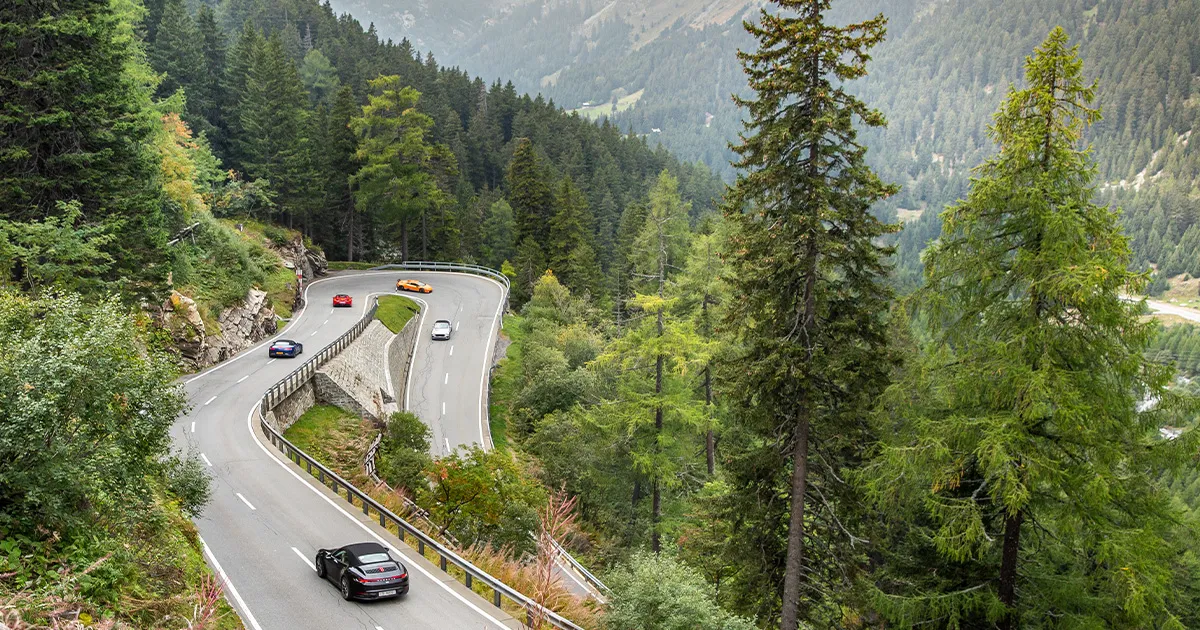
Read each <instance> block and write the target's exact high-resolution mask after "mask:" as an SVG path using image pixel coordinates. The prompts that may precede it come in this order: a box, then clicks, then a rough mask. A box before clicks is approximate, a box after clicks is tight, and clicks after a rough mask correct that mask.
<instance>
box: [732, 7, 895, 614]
mask: <svg viewBox="0 0 1200 630" xmlns="http://www.w3.org/2000/svg"><path fill="white" fill-rule="evenodd" d="M773 4H774V5H775V8H776V9H778V11H777V12H775V13H768V12H766V11H765V10H764V12H763V13H762V15H761V24H760V25H754V24H747V26H746V28H747V30H748V31H749V32H750V34H751V35H753V36H754V38H755V39H756V40H757V41H758V49H757V50H755V51H753V52H739V53H738V57H739V59H740V60H741V62H742V66H743V68H744V70H745V72H746V75H747V78H748V80H749V83H750V86H751V88H752V90H753V92H754V97H753V98H736V100H737V102H738V103H739V104H740V105H741V106H742V107H744V108H745V109H746V113H747V115H748V119H749V120H748V122H747V123H746V124H745V127H746V129H745V132H743V134H742V142H741V143H740V144H738V145H736V146H734V147H733V150H734V152H735V153H736V154H737V155H738V156H739V160H738V162H737V163H736V166H737V167H738V168H739V169H741V170H742V174H741V175H740V176H739V178H738V181H737V184H736V186H735V187H734V188H733V189H732V191H731V193H730V195H729V197H728V199H727V201H728V206H727V209H726V211H725V216H726V218H727V220H728V221H729V223H730V224H731V229H732V231H733V234H732V236H731V239H730V244H729V249H730V251H731V252H732V253H731V255H730V256H729V277H730V281H731V284H732V285H733V286H732V289H733V292H734V293H735V294H738V295H741V296H742V297H741V299H739V300H738V301H736V302H734V303H732V304H731V305H730V308H729V310H728V314H727V317H726V321H727V322H728V324H729V325H730V326H731V327H732V328H734V329H735V330H734V331H733V337H734V338H735V339H736V340H737V341H738V342H739V343H740V344H741V346H742V347H741V348H740V349H739V350H738V352H737V353H736V355H735V356H734V357H733V358H732V359H731V361H730V366H729V367H730V369H731V373H732V374H733V377H732V379H731V382H730V383H729V384H728V385H727V387H728V389H729V392H730V394H731V396H730V398H731V402H732V404H734V405H735V406H737V407H738V408H739V413H738V422H739V423H741V424H742V427H740V428H739V431H740V432H741V440H740V443H738V444H737V449H738V452H735V453H734V454H733V456H732V457H733V460H734V461H733V462H731V471H730V472H731V475H732V477H731V485H732V487H733V488H734V492H735V494H736V496H735V498H734V500H733V501H732V503H731V514H730V517H731V518H738V519H741V520H740V522H741V523H742V526H743V527H748V528H759V531H758V532H757V535H755V536H748V537H746V538H744V539H739V540H738V541H736V542H735V544H734V545H732V546H731V547H730V549H729V551H730V553H731V557H733V558H737V559H739V561H741V562H743V563H745V564H747V565H749V566H748V567H747V569H748V571H747V578H748V579H747V581H746V582H745V583H744V584H743V585H742V588H745V589H746V590H747V592H746V594H745V597H746V599H747V600H749V601H751V602H753V603H752V604H751V605H752V606H753V607H754V609H757V610H760V611H761V610H772V616H773V610H774V609H776V607H778V610H780V611H781V616H782V621H781V628H783V629H784V630H794V629H795V628H796V627H797V625H798V623H799V622H800V620H802V619H805V620H808V621H810V622H817V621H818V620H820V619H821V618H822V617H826V616H830V617H834V618H836V617H837V616H840V612H839V611H838V609H837V608H836V604H837V601H838V600H839V599H843V598H845V597H847V596H848V595H849V594H848V593H846V592H844V591H845V589H842V588H839V587H835V586H833V584H836V583H840V582H841V581H842V580H844V577H843V576H844V575H845V573H843V571H853V569H854V567H855V565H856V564H857V562H858V558H856V557H855V556H856V553H857V551H856V550H855V549H854V548H853V544H852V543H853V539H852V538H851V537H850V536H847V535H846V532H845V530H844V528H839V527H837V526H836V525H835V523H836V518H837V517H836V515H835V514H836V512H842V511H847V510H850V509H853V508H852V506H853V502H854V497H853V492H852V491H851V490H850V489H849V488H847V487H846V485H845V484H844V483H842V481H841V480H842V479H844V477H843V475H844V474H845V471H846V470H847V469H850V468H853V467H854V466H855V465H856V456H857V453H856V445H858V444H863V443H867V442H868V441H869V440H870V438H871V436H870V435H868V434H867V433H866V432H865V430H864V429H865V427H864V425H863V423H862V422H861V421H860V418H861V417H862V415H864V414H865V412H866V410H867V409H868V408H869V406H870V405H871V404H872V403H873V402H874V398H875V397H876V396H877V395H878V393H879V392H880V391H881V390H882V388H883V387H884V385H885V384H886V382H887V378H888V366H889V364H890V363H891V359H890V356H889V350H888V342H887V333H888V331H887V315H888V309H889V303H890V299H891V292H890V291H889V290H888V289H887V287H886V286H885V285H884V280H885V278H886V276H887V273H888V269H887V267H886V265H885V260H886V258H887V256H888V254H889V253H890V251H889V249H888V248H886V247H883V246H881V244H880V241H881V239H882V237H884V236H885V235H886V234H888V233H890V232H893V231H895V230H896V229H897V228H896V226H889V225H885V224H883V223H881V222H880V221H879V220H878V219H876V218H875V217H874V216H873V215H872V214H871V212H870V210H871V206H872V205H873V204H874V203H875V202H877V201H879V200H881V199H883V198H886V197H887V196H889V195H892V194H895V193H896V191H897V189H896V187H895V186H890V185H887V184H885V183H883V182H882V181H880V179H879V178H878V177H877V176H876V175H875V173H874V172H872V171H871V169H870V168H868V167H867V165H866V163H865V157H866V148H865V147H863V146H862V145H860V144H859V143H858V141H857V133H858V132H857V129H858V128H859V127H866V128H870V127H880V126H882V125H884V124H885V120H884V117H883V115H882V114H880V113H879V112H878V111H875V110H873V109H871V108H869V107H868V106H867V105H866V104H865V103H863V102H862V101H861V100H859V99H858V98H856V97H855V96H853V95H852V94H851V93H850V92H849V91H848V85H847V84H848V83H849V82H850V81H853V80H855V79H861V78H863V77H864V76H865V75H866V63H867V60H868V59H870V54H869V53H870V50H871V48H873V47H874V46H875V45H877V44H879V42H881V41H882V40H883V38H884V32H885V28H884V27H885V23H886V21H885V19H884V18H883V16H882V15H881V16H878V17H876V18H874V19H872V20H869V21H866V22H862V23H856V24H851V25H848V26H844V27H839V26H834V25H832V24H831V23H830V22H829V20H828V17H827V16H826V12H827V11H828V9H829V6H830V2H829V0H804V1H795V0H779V1H777V2H774V3H773ZM772 451H774V452H772ZM818 493H819V494H818ZM780 496H786V497H788V499H787V501H781V500H779V497H780ZM784 522H786V523H787V526H786V529H785V531H784V535H785V536H786V538H785V541H781V540H779V538H778V537H777V534H778V532H777V531H773V530H776V529H777V528H779V526H780V524H781V523H784ZM817 540H819V541H820V544H814V541H817ZM802 567H803V569H802ZM780 578H782V585H780V584H779V582H780ZM780 586H782V589H780V588H779V587H780ZM833 589H837V590H833ZM776 597H779V599H778V600H776V599H775V598H776Z"/></svg>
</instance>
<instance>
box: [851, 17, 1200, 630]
mask: <svg viewBox="0 0 1200 630" xmlns="http://www.w3.org/2000/svg"><path fill="white" fill-rule="evenodd" d="M1081 69H1082V62H1081V61H1080V60H1079V58H1078V56H1077V47H1070V46H1068V37H1067V34H1066V33H1065V32H1064V31H1063V30H1062V29H1061V28H1056V29H1054V30H1053V31H1052V32H1051V33H1050V35H1049V36H1048V37H1047V38H1046V40H1045V41H1044V42H1043V43H1042V45H1041V46H1040V47H1038V48H1037V49H1036V50H1035V51H1034V54H1033V56H1032V57H1029V58H1027V59H1026V62H1025V71H1026V84H1027V86H1026V87H1025V88H1024V89H1020V90H1017V89H1015V88H1010V89H1009V92H1008V95H1007V97H1006V99H1005V101H1004V103H1003V104H1002V105H1001V107H1000V110H999V111H998V112H997V114H996V116H995V118H994V123H993V125H992V126H991V128H990V130H989V133H990V135H991V137H992V139H993V140H994V141H995V142H996V144H997V145H998V147H999V154H998V155H996V156H995V157H993V158H991V159H989V160H987V161H986V162H985V163H984V164H983V165H982V166H980V167H979V168H978V169H976V171H975V178H974V179H973V180H972V184H971V188H970V191H969V193H968V195H967V197H966V199H965V200H963V201H960V202H958V203H957V204H955V205H952V206H950V207H948V208H947V209H946V211H945V212H944V213H943V215H942V218H943V227H942V235H941V239H940V240H938V241H935V244H934V245H933V246H932V247H931V248H930V249H929V250H928V252H927V255H926V258H925V261H926V267H925V270H926V280H927V288H926V289H925V290H923V291H922V293H921V294H920V296H919V300H918V303H919V305H920V306H921V308H922V309H923V315H924V319H925V320H926V321H927V322H928V324H929V327H928V333H929V334H930V335H931V336H932V339H933V344H932V346H931V347H930V348H929V349H928V351H927V352H926V353H925V355H924V357H923V360H922V362H921V364H920V365H918V366H915V367H913V368H912V369H911V370H909V376H908V378H907V379H906V380H905V381H904V382H902V383H900V384H898V385H897V386H896V387H895V388H894V391H893V392H891V395H889V397H888V398H887V402H888V405H887V407H886V411H887V414H888V417H889V418H893V419H895V420H896V421H897V423H896V424H894V425H891V424H890V426H893V427H896V426H898V427H900V433H899V436H898V439H896V440H895V441H893V442H891V443H890V444H888V445H887V448H886V449H885V450H884V454H883V457H882V458H881V460H880V465H879V469H878V471H876V473H874V474H873V475H872V478H873V480H874V488H875V490H876V491H877V492H878V494H879V496H880V497H881V498H883V499H885V500H886V502H885V505H888V506H891V505H893V503H892V501H891V500H890V499H895V500H897V501H899V502H903V504H907V505H909V506H911V507H912V508H913V510H914V512H915V514H913V515H912V516H911V518H910V521H911V522H912V523H914V524H915V525H918V526H919V527H920V529H919V530H918V531H916V532H914V538H915V539H917V540H923V541H928V542H925V543H924V544H923V545H917V546H916V549H917V552H918V553H921V554H923V555H924V557H925V558H926V563H925V565H924V566H922V567H920V570H919V572H916V576H914V577H916V579H915V580H914V581H909V578H908V577H907V576H906V577H904V578H903V579H900V580H892V579H888V580H884V581H881V582H880V586H881V593H880V597H878V598H877V599H878V602H879V604H880V607H881V608H882V609H883V611H884V613H885V615H887V616H888V617H891V618H892V619H894V620H896V623H897V625H899V626H905V627H912V626H917V625H921V624H923V623H925V622H928V621H933V620H935V619H939V620H940V619H946V618H953V619H958V620H961V623H963V625H964V626H965V625H973V624H983V623H988V624H989V625H990V624H991V623H996V624H997V626H998V627H1000V628H1004V629H1007V628H1017V627H1021V626H1024V625H1034V624H1039V623H1043V622H1045V620H1047V619H1051V618H1058V619H1070V620H1071V622H1070V623H1071V625H1076V626H1079V627H1126V628H1129V627H1156V628H1166V627H1182V626H1180V625H1179V620H1178V618H1177V615H1180V614H1182V613H1185V612H1189V613H1190V611H1188V610H1187V608H1188V607H1189V606H1190V604H1189V605H1188V606H1183V605H1181V604H1180V603H1179V600H1178V599H1177V597H1179V596H1180V593H1183V592H1184V591H1186V590H1187V588H1188V587H1189V586H1190V584H1192V583H1194V580H1195V573H1194V571H1193V573H1192V574H1191V575H1188V574H1187V572H1186V571H1182V570H1180V563H1181V562H1187V559H1186V558H1185V557H1184V555H1183V551H1184V549H1183V548H1181V547H1180V545H1179V542H1180V540H1181V539H1182V538H1183V536H1181V534H1182V532H1181V530H1180V529H1179V527H1178V523H1179V522H1180V519H1181V514H1180V513H1179V512H1178V511H1177V510H1176V508H1175V507H1174V506H1172V505H1171V504H1170V502H1169V499H1168V497H1167V495H1166V494H1165V493H1164V492H1163V491H1162V490H1163V488H1162V487H1161V486H1160V484H1159V480H1160V479H1161V478H1162V473H1163V472H1164V471H1165V470H1171V469H1175V470H1177V469H1178V466H1179V465H1180V464H1181V463H1182V462H1183V461H1184V458H1190V455H1189V454H1190V453H1194V452H1195V448H1196V443H1195V438H1194V437H1193V436H1192V435H1191V434H1186V435H1185V436H1184V437H1183V438H1180V439H1177V440H1157V439H1156V438H1157V431H1158V428H1159V427H1160V426H1162V425H1163V424H1167V423H1171V422H1172V420H1174V418H1177V417H1179V414H1180V412H1182V411H1185V410H1184V409H1182V408H1181V406H1180V405H1179V400H1178V398H1177V397H1176V396H1175V395H1174V394H1172V392H1170V391H1169V390H1168V385H1169V384H1170V382H1171V376H1172V370H1171V369H1170V368H1168V367H1165V366H1156V365H1153V364H1150V363H1148V361H1147V359H1146V358H1145V356H1144V354H1143V353H1144V352H1145V351H1146V350H1147V347H1148V344H1149V341H1150V339H1151V338H1152V336H1153V334H1154V330H1155V324H1154V323H1153V322H1144V321H1141V319H1140V317H1139V313H1140V310H1141V306H1140V305H1139V304H1136V303H1129V302H1125V301H1124V300H1122V299H1121V294H1122V292H1124V291H1127V290H1128V291H1130V292H1135V293H1136V292H1137V290H1138V289H1139V288H1140V287H1142V286H1143V285H1144V284H1145V282H1146V279H1147V278H1146V276H1144V275H1141V274H1136V273H1133V272H1131V271H1129V266H1130V249H1129V244H1128V240H1127V239H1126V237H1125V236H1124V235H1123V234H1122V232H1121V229H1120V227H1119V225H1118V218H1117V217H1118V213H1117V212H1116V211H1114V210H1113V209H1111V208H1109V207H1107V206H1101V205H1097V204H1096V203H1094V202H1093V200H1092V197H1093V186H1092V181H1093V179H1094V177H1095V166H1094V164H1093V163H1092V161H1091V158H1090V150H1089V149H1081V148H1080V147H1079V143H1080V139H1081V137H1082V134H1083V132H1084V130H1085V129H1086V128H1087V126H1088V125H1090V124H1091V123H1093V122H1095V121H1096V120H1098V119H1099V112H1098V110H1096V109H1094V108H1093V107H1092V102H1093V100H1094V98H1095V84H1091V85H1089V84H1087V83H1086V82H1085V80H1084V78H1083V76H1082V74H1081ZM1142 400H1153V401H1156V404H1155V405H1152V406H1151V408H1150V409H1144V406H1141V405H1139V402H1140V401H1142ZM931 565H933V566H938V565H941V566H945V567H947V568H948V569H949V571H950V572H948V573H947V572H944V571H936V572H935V574H941V575H944V576H946V577H955V578H957V579H954V580H953V581H947V580H946V579H944V578H943V579H942V580H940V581H932V580H929V579H928V578H927V577H926V576H928V575H929V567H930V566H931ZM893 575H894V574H885V577H890V576H893Z"/></svg>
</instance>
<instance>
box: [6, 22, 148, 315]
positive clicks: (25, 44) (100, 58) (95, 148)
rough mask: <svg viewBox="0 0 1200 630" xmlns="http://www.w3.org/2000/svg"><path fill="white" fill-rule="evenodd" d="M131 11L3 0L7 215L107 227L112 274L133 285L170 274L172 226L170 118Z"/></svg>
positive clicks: (114, 281) (84, 228) (92, 230)
mask: <svg viewBox="0 0 1200 630" xmlns="http://www.w3.org/2000/svg"><path fill="white" fill-rule="evenodd" d="M139 17H140V16H139ZM129 21H130V18H128V17H124V16H122V15H118V14H117V13H116V12H115V11H114V8H113V6H112V5H111V4H110V3H109V2H108V0H66V1H64V2H58V3H53V4H46V3H30V2H5V3H0V24H2V25H3V27H2V30H3V33H4V35H3V36H2V37H0V218H2V219H3V220H5V221H13V222H43V221H45V220H46V219H49V218H51V217H57V218H58V219H60V220H63V219H67V218H70V219H71V223H72V225H69V226H67V225H64V226H62V228H63V229H64V230H75V231H79V232H86V233H89V234H93V235H94V234H96V233H97V230H99V231H101V232H103V236H101V237H100V238H99V239H98V240H97V241H95V242H97V243H100V247H101V249H102V250H103V252H104V254H105V255H106V256H108V257H110V258H111V259H113V260H114V261H115V264H113V265H112V266H111V267H109V268H108V269H107V271H106V272H105V273H104V274H103V275H104V277H103V280H104V281H106V282H107V283H109V286H110V287H111V288H114V289H115V288H117V287H120V288H122V289H126V290H127V293H126V294H127V295H130V296H132V295H134V294H136V293H140V292H143V291H145V290H147V289H150V288H153V287H154V286H155V285H156V283H159V282H161V278H162V276H165V275H166V274H165V272H162V271H160V270H159V269H158V268H157V264H158V263H160V262H162V261H163V259H164V255H165V250H166V245H165V241H166V230H165V219H164V215H163V207H162V193H161V189H160V178H159V167H160V161H159V158H158V156H157V154H156V153H155V152H154V151H153V149H152V148H150V147H152V146H153V145H154V140H155V138H156V137H157V134H158V133H159V131H160V125H161V122H160V120H159V118H158V116H157V115H156V114H155V112H154V111H153V110H152V108H151V102H150V96H151V92H152V90H153V88H152V87H151V86H150V85H148V84H147V82H146V81H145V77H144V76H140V75H141V74H143V69H142V68H141V64H142V63H143V61H142V59H143V53H142V50H141V48H140V46H139V44H138V42H137V41H136V39H135V38H134V36H133V35H134V34H133V27H132V25H131V24H130V23H129ZM45 225H50V223H46V224H45ZM43 262H45V261H43ZM12 272H13V275H14V276H15V277H17V278H20V277H22V276H23V275H24V274H23V272H22V270H20V269H13V270H12Z"/></svg>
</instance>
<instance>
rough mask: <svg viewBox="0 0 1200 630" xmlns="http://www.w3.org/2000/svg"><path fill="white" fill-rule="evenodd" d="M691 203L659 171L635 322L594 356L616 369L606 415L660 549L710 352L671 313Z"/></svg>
mask: <svg viewBox="0 0 1200 630" xmlns="http://www.w3.org/2000/svg"><path fill="white" fill-rule="evenodd" d="M689 208H690V204H687V203H684V202H683V200H682V199H681V198H680V197H679V182H678V180H676V179H675V178H674V177H673V176H672V175H670V174H669V173H667V172H663V173H662V174H661V175H660V176H659V178H658V181H657V182H656V183H655V185H654V187H653V188H652V189H651V190H650V203H649V205H648V209H647V212H646V215H645V223H644V224H643V226H642V229H641V231H640V232H639V233H638V235H637V237H636V239H635V244H634V248H633V251H634V252H636V258H635V261H634V270H635V274H636V277H637V278H638V279H639V283H638V287H639V291H638V292H636V293H635V294H634V296H633V298H632V299H631V300H630V305H629V306H630V309H631V310H633V311H635V312H637V313H639V319H638V323H637V324H636V325H633V326H630V327H628V328H627V329H626V331H625V334H624V335H623V336H621V337H620V338H618V339H617V340H616V341H614V342H613V344H612V345H611V346H610V347H609V348H608V349H607V350H606V351H605V353H604V354H603V355H602V356H601V357H600V358H599V359H598V362H599V364H600V365H601V366H605V367H606V368H607V369H611V370H614V372H615V373H616V374H617V375H618V376H617V383H618V385H617V395H618V399H617V400H616V401H614V404H613V405H612V407H611V410H610V411H608V412H607V413H606V416H607V418H608V420H609V422H610V423H616V424H617V425H618V426H619V427H621V429H620V430H619V431H617V433H619V434H620V433H623V434H624V435H626V436H627V439H628V440H629V441H630V442H631V443H632V444H633V446H632V450H633V453H632V455H633V463H634V466H635V468H636V469H637V470H636V472H637V473H639V474H641V475H645V477H647V478H648V479H649V481H650V496H651V508H650V510H651V512H650V514H651V531H650V541H651V543H650V544H651V548H652V549H653V551H654V552H655V553H657V552H658V551H660V550H661V548H662V533H663V532H662V513H663V506H662V494H663V492H662V491H663V487H664V486H674V485H676V480H677V479H676V475H677V473H678V472H679V471H680V470H682V469H683V468H684V463H683V460H684V459H685V457H686V455H685V453H684V452H683V451H684V450H685V449H683V448H682V447H683V445H686V444H688V439H687V438H688V436H689V435H695V434H696V433H697V431H696V428H697V427H698V426H700V425H703V417H704V415H703V403H702V402H701V401H699V400H698V399H697V397H696V396H695V394H694V388H693V387H692V380H693V377H692V375H693V374H696V373H698V372H699V371H700V369H702V366H704V365H705V364H707V361H708V355H709V354H710V352H711V350H710V348H709V346H708V344H706V343H704V342H703V340H701V339H700V337H699V336H698V335H696V332H695V328H694V327H693V326H692V321H691V319H690V318H686V317H680V316H678V315H676V314H675V313H673V311H672V307H673V306H674V304H675V303H676V302H677V301H678V298H677V297H676V296H675V295H673V292H672V291H670V290H669V288H670V285H671V277H670V276H673V275H675V273H676V272H677V271H678V270H679V269H681V268H682V264H683V258H684V257H685V256H686V254H687V244H688V238H689V236H690V233H689V226H688V211H689Z"/></svg>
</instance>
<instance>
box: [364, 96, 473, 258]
mask: <svg viewBox="0 0 1200 630" xmlns="http://www.w3.org/2000/svg"><path fill="white" fill-rule="evenodd" d="M370 83H371V88H372V89H373V90H374V92H375V93H374V94H372V95H371V96H370V102H369V103H368V104H367V105H364V106H363V108H362V115H361V116H357V117H355V118H353V119H351V121H350V127H351V128H352V129H353V130H354V132H355V133H356V134H357V135H358V137H359V148H358V153H357V157H358V160H359V161H360V162H361V163H362V168H360V169H359V171H358V173H356V174H355V175H354V178H353V182H354V184H355V185H356V186H357V187H358V188H357V191H356V196H357V202H358V205H359V207H360V208H363V207H369V208H372V209H373V211H374V212H375V213H376V215H377V216H378V217H379V220H380V221H381V223H382V225H383V227H384V228H385V229H387V230H388V231H394V230H396V229H397V228H398V235H399V238H400V247H401V252H402V253H401V258H402V259H405V260H407V259H408V227H409V223H410V222H411V221H412V220H414V219H416V218H418V217H421V216H423V215H424V214H425V213H427V212H431V211H433V210H434V209H436V208H437V207H438V206H440V205H442V204H444V203H446V196H445V192H444V191H443V190H442V188H441V187H440V186H439V183H438V180H437V177H436V174H435V172H434V169H435V168H436V166H437V163H438V162H441V161H446V160H448V161H449V162H450V163H453V159H454V158H453V155H447V153H448V150H447V149H446V148H445V147H444V146H440V145H435V144H430V143H429V142H427V140H426V136H427V135H428V134H429V131H430V129H431V128H432V127H433V119H432V118H430V117H429V116H427V115H425V114H423V113H421V112H419V111H417V109H416V108H415V105H416V104H417V100H418V99H419V98H420V96H421V94H420V92H417V91H416V90H415V89H413V88H412V87H403V86H402V84H401V82H400V77H398V76H386V77H380V78H378V79H373V80H372V81H371V82H370Z"/></svg>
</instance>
